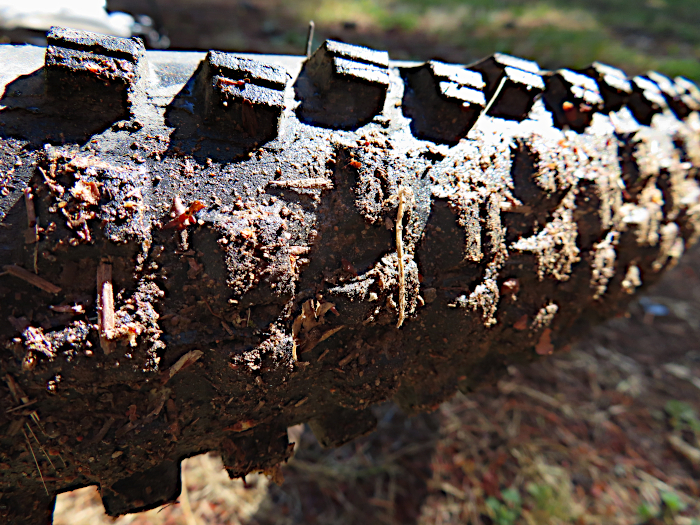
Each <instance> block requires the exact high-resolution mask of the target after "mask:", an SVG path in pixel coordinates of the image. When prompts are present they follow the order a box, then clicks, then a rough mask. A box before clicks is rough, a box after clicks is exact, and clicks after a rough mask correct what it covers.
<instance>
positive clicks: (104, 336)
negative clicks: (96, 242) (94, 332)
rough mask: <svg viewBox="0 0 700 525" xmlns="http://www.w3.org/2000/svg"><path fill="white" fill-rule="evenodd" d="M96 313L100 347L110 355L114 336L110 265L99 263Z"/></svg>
mask: <svg viewBox="0 0 700 525" xmlns="http://www.w3.org/2000/svg"><path fill="white" fill-rule="evenodd" d="M97 311H98V313H99V327H100V346H101V347H102V350H104V353H105V354H111V353H112V350H113V348H112V346H113V343H112V342H111V341H110V340H109V339H111V338H112V337H113V336H114V327H115V321H114V290H113V288H112V265H111V264H109V263H106V262H100V265H99V266H98V267H97Z"/></svg>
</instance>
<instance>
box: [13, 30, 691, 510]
mask: <svg viewBox="0 0 700 525" xmlns="http://www.w3.org/2000/svg"><path fill="white" fill-rule="evenodd" d="M47 41H48V47H47V48H46V49H43V48H37V47H32V46H0V64H2V66H1V67H0V83H1V84H2V86H3V89H4V94H3V95H2V101H1V105H2V109H1V110H0V136H1V137H2V138H1V139H0V166H1V167H2V173H3V176H2V179H0V194H1V200H0V221H1V224H2V226H1V227H0V249H1V250H2V253H3V255H2V258H3V261H4V263H6V264H4V265H3V269H4V271H3V275H2V276H0V294H1V295H2V297H3V301H2V304H0V315H1V317H2V319H3V320H7V322H6V323H3V324H2V325H0V346H1V347H2V348H3V349H4V351H3V353H2V356H1V358H0V363H1V365H0V366H1V367H2V377H3V381H2V382H0V396H2V399H3V400H4V402H3V406H4V407H5V409H4V410H2V411H0V467H1V468H0V519H2V520H3V522H4V523H10V524H13V523H31V524H34V523H36V524H39V523H50V522H51V514H52V510H53V504H54V501H55V496H56V494H58V493H60V492H64V491H68V490H72V489H75V488H79V487H83V486H87V485H99V487H100V492H101V495H102V499H103V502H104V504H105V509H106V511H107V513H108V514H110V515H112V516H117V515H120V514H123V513H127V512H136V511H141V510H146V509H149V508H153V507H155V506H158V505H161V504H163V503H166V502H168V501H173V500H174V499H176V498H177V496H178V494H179V491H180V476H179V468H180V467H179V465H180V461H181V460H182V459H183V458H186V457H188V456H191V455H194V454H198V453H202V452H205V451H218V452H220V453H221V454H222V457H223V459H224V464H225V465H226V467H227V470H228V472H229V474H230V475H231V476H233V477H240V476H244V475H245V474H247V473H248V472H252V471H265V470H270V469H274V468H275V467H276V465H278V464H279V463H281V462H283V461H285V460H286V459H287V458H288V457H289V455H290V452H291V448H290V447H291V445H290V444H289V443H288V440H287V430H286V429H287V427H289V426H291V425H294V424H298V423H303V422H306V423H308V424H309V425H310V427H311V428H312V429H313V431H314V433H315V435H316V436H317V437H318V439H319V441H320V442H321V443H322V444H323V445H324V446H329V447H332V446H338V445H340V444H343V443H345V442H347V441H349V440H351V439H353V438H354V437H357V436H359V435H362V434H365V433H367V432H370V431H371V430H372V429H373V426H374V424H375V421H374V418H373V416H372V412H371V407H372V405H374V404H376V403H379V402H382V401H385V400H387V399H393V400H394V401H396V402H397V403H398V404H399V405H400V406H401V407H402V408H403V409H404V410H406V411H408V412H419V411H424V410H429V409H431V408H434V407H435V406H437V404H439V403H440V402H441V401H443V400H445V399H447V398H448V397H449V396H451V395H452V394H453V393H454V392H455V391H456V390H457V389H459V390H461V391H463V392H466V393H468V392H470V391H472V390H473V389H475V388H478V387H479V385H482V384H485V383H488V382H492V381H494V380H495V379H497V378H498V377H499V375H500V374H502V373H503V371H504V370H505V368H506V367H507V366H508V365H510V364H514V363H518V362H523V361H527V360H532V359H535V358H537V357H538V356H540V355H546V354H549V353H551V352H553V351H554V350H555V349H560V348H562V347H564V346H565V345H566V344H568V343H569V342H570V341H571V340H573V339H574V338H575V337H578V336H579V335H580V334H581V333H583V332H584V331H585V329H586V327H588V326H590V325H592V324H595V323H598V322H600V321H602V320H605V319H607V318H610V317H612V316H614V315H616V314H618V313H620V312H621V311H623V309H624V307H625V305H626V304H627V303H628V302H629V301H630V300H631V299H632V298H633V297H634V294H635V293H636V292H637V291H638V290H639V289H642V288H643V287H645V286H648V285H649V284H651V283H653V282H655V281H656V280H657V279H658V277H659V276H660V275H661V274H662V273H663V271H664V270H665V269H666V268H668V267H670V266H672V265H673V264H674V262H675V261H676V260H677V259H678V258H679V257H680V256H681V255H682V253H683V251H684V250H685V249H687V248H688V247H689V246H690V245H692V244H693V243H694V242H695V241H696V240H697V238H698V233H699V231H700V229H699V228H700V222H699V221H700V186H699V185H698V180H697V179H698V174H699V171H698V167H700V113H699V112H700V91H698V88H697V87H695V85H694V84H692V83H691V82H689V81H687V80H686V79H683V78H678V79H675V80H671V79H669V78H667V77H664V76H662V75H659V74H657V73H649V74H648V75H646V76H637V77H634V78H631V79H630V78H627V77H626V76H625V75H624V74H623V73H621V72H620V71H619V70H616V69H614V68H611V67H609V66H605V65H602V64H593V65H592V66H591V67H590V68H587V69H585V70H583V71H571V70H566V69H562V70H558V71H543V70H540V68H539V67H538V66H537V64H535V63H534V62H530V61H527V60H523V59H518V58H514V57H510V56H507V55H502V54H496V55H494V56H492V57H489V58H486V59H484V60H482V61H480V62H478V63H475V64H471V65H469V66H461V65H451V64H443V63H440V62H436V61H430V62H426V63H423V64H420V63H409V62H392V61H390V60H389V55H388V53H386V52H382V51H376V50H370V49H367V48H362V47H358V46H352V45H349V44H343V43H339V42H333V41H326V42H325V43H324V44H323V45H322V46H321V47H320V48H319V49H318V50H316V51H315V52H314V53H313V54H312V55H311V56H310V57H308V58H306V57H282V56H255V55H246V56H243V55H233V54H227V53H219V52H214V51H211V52H209V53H206V54H204V53H194V52H156V51H148V52H147V51H145V49H144V47H143V44H142V43H141V42H140V41H139V40H137V39H120V38H115V37H105V36H100V35H95V34H91V33H86V32H79V31H73V30H67V29H62V28H53V29H52V30H51V31H50V32H49V34H48V37H47ZM52 458H53V459H52Z"/></svg>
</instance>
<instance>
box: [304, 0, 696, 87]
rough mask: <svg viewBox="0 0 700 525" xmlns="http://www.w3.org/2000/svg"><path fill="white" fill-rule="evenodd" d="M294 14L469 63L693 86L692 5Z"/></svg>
mask: <svg viewBox="0 0 700 525" xmlns="http://www.w3.org/2000/svg"><path fill="white" fill-rule="evenodd" d="M298 16H299V17H300V19H305V20H309V19H314V20H315V21H316V23H317V26H318V27H319V29H321V30H323V28H324V27H329V26H333V25H334V24H336V25H342V24H343V23H345V22H353V23H355V24H357V26H358V27H359V28H360V29H361V31H362V32H364V33H381V32H387V31H393V32H403V33H409V34H415V35H417V36H418V37H429V38H433V39H434V40H436V41H439V42H440V43H441V44H446V45H451V46H455V47H457V48H459V49H463V50H464V56H465V57H468V58H469V59H475V58H478V57H481V56H485V55H489V54H491V53H493V52H494V51H501V52H505V53H512V54H516V55H519V56H524V57H527V58H532V59H535V60H537V61H538V62H539V63H540V65H541V66H543V67H546V68H557V67H563V66H567V67H583V66H586V65H588V64H590V63H591V62H592V61H594V60H599V61H603V62H607V63H610V64H613V65H616V66H619V67H623V68H624V69H625V70H626V71H628V72H631V73H639V72H644V71H646V70H648V69H652V68H653V69H656V70H658V71H660V72H662V73H665V74H668V75H684V76H687V77H689V78H691V79H693V80H695V81H700V31H699V30H698V27H700V2H698V1H697V0H677V1H669V0H646V1H637V0H594V1H592V2H591V1H584V0H566V1H564V0H550V1H547V2H539V3H530V2H523V1H519V0H500V1H495V2H487V1H485V0H447V1H443V2H440V3H436V2H434V1H432V0H402V1H395V0H376V1H371V0H307V1H306V2H305V3H304V4H302V7H301V8H300V9H299V13H298ZM410 58H416V59H425V58H427V57H424V56H413V57H410Z"/></svg>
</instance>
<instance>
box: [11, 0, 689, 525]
mask: <svg viewBox="0 0 700 525" xmlns="http://www.w3.org/2000/svg"><path fill="white" fill-rule="evenodd" d="M32 1H33V2H35V3H36V2H37V1H38V0H32ZM4 3H7V4H8V5H10V6H14V7H15V8H16V5H15V3H13V2H4ZM4 3H3V2H0V21H1V20H2V16H5V18H6V19H8V16H9V15H7V12H3V11H2V8H3V4H4ZM28 3H31V2H28ZM39 3H40V2H39ZM45 3H46V2H45ZM98 3H99V2H98ZM46 4H47V5H49V3H46ZM56 4H57V2H52V3H50V5H52V6H54V7H55V5H56ZM75 5H76V6H78V4H77V3H76V4H75ZM107 8H108V10H109V11H110V12H122V13H127V14H129V15H131V20H132V22H129V21H128V20H127V19H124V18H123V17H122V18H119V17H117V18H115V19H114V21H113V25H114V24H117V25H118V23H121V24H122V25H123V26H124V27H126V26H128V27H129V28H131V29H130V30H131V31H132V32H135V33H138V34H141V35H143V36H144V37H146V40H147V42H148V44H149V46H150V47H152V48H169V49H201V50H208V49H219V50H225V51H234V52H236V51H238V52H256V53H269V54H296V55H301V54H303V53H304V52H305V47H306V38H307V28H308V22H309V20H314V21H315V23H316V33H315V39H314V47H316V46H318V45H319V44H320V43H321V42H322V41H323V40H324V39H326V38H333V39H337V40H343V41H346V42H350V43H354V44H361V45H366V46H369V47H373V48H377V49H385V50H387V51H389V54H390V56H391V57H392V58H394V59H402V60H403V59H412V60H421V61H422V60H427V59H431V58H437V59H440V60H444V61H447V62H455V63H469V62H471V61H473V60H476V59H479V58H481V57H483V56H486V55H489V54H491V53H493V52H495V51H500V52H505V53H511V54H515V55H518V56H522V57H525V58H530V59H534V60H536V61H538V62H539V64H540V66H542V67H544V68H550V69H554V68H558V67H573V68H577V67H584V66H586V65H588V64H590V63H591V62H592V61H595V60H598V61H602V62H606V63H609V64H611V65H615V66H617V67H620V68H623V69H624V70H625V71H627V72H628V73H629V74H637V73H643V72H645V71H647V70H649V69H655V70H658V71H660V72H662V73H665V74H667V75H671V76H675V75H684V76H687V77H688V78H690V79H693V80H694V81H696V82H700V2H698V1H697V0H676V1H670V0H666V1H664V0H647V1H639V0H593V1H584V0H566V1H564V0H549V1H547V2H537V3H532V2H522V1H517V0H502V1H495V2H487V1H484V0H451V1H444V2H440V3H436V2H431V1H428V0H396V1H391V0H378V1H370V0H342V1H341V0H300V1H297V2H285V1H281V0H248V1H227V2H224V1H206V0H205V1H201V0H198V1H194V0H168V1H165V0H147V1H136V0H109V2H108V3H107ZM46 9H49V8H48V7H46V8H45V11H44V12H48V11H46ZM76 10H77V12H78V15H75V14H73V15H71V16H73V17H74V18H75V17H76V16H77V17H78V18H80V12H81V11H80V8H79V7H77V8H76ZM83 12H84V11H83ZM3 13H5V15H3ZM69 14H70V13H69ZM64 16H66V17H68V18H70V16H68V14H66V13H64ZM119 20H121V21H120V22H119ZM100 23H103V24H106V25H105V26H104V27H108V26H109V24H110V23H112V22H109V21H106V20H103V21H102V22H100ZM124 24H126V25H124ZM129 24H132V25H130V26H129ZM25 25H26V23H25ZM0 26H2V24H0ZM37 26H41V23H39V22H37V23H36V24H35V26H34V27H33V28H29V29H30V30H29V32H27V31H26V28H24V29H23V28H21V27H15V28H14V29H8V27H7V24H5V26H4V29H3V31H4V32H3V33H2V35H3V36H2V38H3V39H4V41H16V40H17V39H20V40H21V39H24V40H25V41H28V40H30V39H35V40H32V41H34V42H38V43H40V41H41V38H42V36H41V35H42V30H41V27H37ZM121 30H125V29H123V28H122V29H121ZM22 31H24V32H23V33H22ZM115 31H116V30H115ZM18 35H24V36H18ZM697 268H700V252H699V251H698V250H694V251H692V252H691V253H689V254H686V258H685V259H684V260H683V262H682V263H681V264H680V265H679V267H678V268H676V269H675V270H674V271H673V272H672V273H670V274H669V275H668V276H667V277H666V278H665V280H664V281H663V282H662V283H661V285H659V286H657V287H656V288H654V289H652V290H649V291H648V293H647V295H646V296H645V297H643V298H641V299H639V300H638V301H637V302H635V303H634V304H633V305H632V307H631V310H630V313H629V314H627V315H626V316H622V317H620V318H618V319H615V320H613V321H612V322H610V323H608V324H607V325H605V326H602V327H600V328H599V329H597V330H596V332H595V333H593V334H588V335H587V336H586V338H585V339H584V340H582V341H580V342H579V343H577V344H576V345H574V346H572V347H571V348H570V349H568V351H566V352H564V353H560V354H558V355H556V356H554V357H552V358H549V359H547V360H545V361H542V362H540V363H536V364H533V365H528V366H521V367H511V368H510V369H509V374H508V376H507V377H505V378H503V379H502V380H501V381H500V382H499V383H498V384H497V385H494V386H493V387H489V388H486V389H484V390H482V391H480V392H478V393H477V394H473V395H470V396H469V397H465V396H463V395H462V394H457V395H456V396H455V397H454V398H453V399H452V400H451V401H449V402H447V403H444V404H443V405H442V406H441V407H440V408H439V409H438V410H436V411H435V412H433V413H431V414H425V415H421V416H417V417H414V418H410V419H409V418H406V417H405V416H404V415H403V414H401V413H400V411H398V409H397V408H396V407H395V406H394V405H393V404H391V403H388V404H386V405H383V406H381V407H378V408H377V415H378V418H379V421H380V423H379V428H378V431H377V432H375V433H374V434H372V435H370V436H368V437H366V438H363V439H359V440H356V441H354V442H353V443H351V444H349V445H346V446H345V447H342V448H340V449H337V450H333V451H324V450H322V449H321V448H320V447H319V445H318V444H317V443H316V440H315V439H314V437H313V435H312V434H311V432H310V431H309V430H308V429H307V428H305V427H303V426H299V427H294V428H292V429H290V436H291V438H292V441H295V442H296V443H297V447H296V452H295V457H294V458H293V459H292V460H291V461H290V462H289V464H288V465H286V466H284V467H283V469H282V474H283V475H284V478H285V480H284V481H282V480H281V479H276V480H269V479H267V478H266V477H264V476H259V475H254V476H249V477H247V478H246V480H245V481H243V480H233V481H231V480H229V479H228V477H227V476H226V474H225V472H223V471H222V470H221V461H220V459H219V458H218V457H217V456H216V455H203V456H198V457H195V458H190V459H188V460H186V461H185V462H184V465H183V487H184V490H183V494H182V496H181V497H180V499H179V502H178V503H177V504H172V505H169V506H166V507H164V508H160V509H154V510H152V511H149V512H147V513H142V514H135V515H128V516H124V517H121V518H119V519H117V520H116V521H113V520H111V519H109V518H107V517H106V516H105V515H104V510H103V508H102V505H101V502H100V499H99V495H98V493H97V491H96V489H95V488H86V489H81V490H78V491H74V492H72V493H68V494H64V495H61V496H60V497H59V500H58V503H57V508H56V515H55V523H56V524H57V525H59V524H60V525H67V524H71V525H88V524H89V525H93V524H94V525H101V524H108V523H117V524H119V525H123V524H127V523H131V524H141V525H145V524H163V525H164V524H173V525H174V524H183V525H214V524H251V525H252V524H261V525H262V524H273V523H274V524H302V523H304V524H314V523H317V524H339V525H349V524H363V525H367V524H375V523H386V524H465V523H471V524H474V525H477V524H484V525H489V524H495V525H515V524H520V523H525V524H528V525H530V524H569V523H570V524H596V525H597V524H608V523H609V524H615V525H618V524H622V525H625V524H630V525H634V524H649V525H651V524H661V523H667V524H671V523H673V524H678V525H700V519H698V517H699V516H700V484H699V483H698V480H699V477H700V443H699V440H700V416H699V415H698V414H699V413H700V412H698V411H699V410H700V343H699V342H700V283H699V281H698V273H697ZM275 482H276V483H275Z"/></svg>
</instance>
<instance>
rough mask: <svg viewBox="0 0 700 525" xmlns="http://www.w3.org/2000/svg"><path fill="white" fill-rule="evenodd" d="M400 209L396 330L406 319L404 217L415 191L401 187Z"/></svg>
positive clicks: (397, 239) (397, 224)
mask: <svg viewBox="0 0 700 525" xmlns="http://www.w3.org/2000/svg"><path fill="white" fill-rule="evenodd" d="M398 194H399V209H398V212H397V213H396V256H397V259H398V264H397V267H398V273H399V319H398V321H397V323H396V328H401V325H402V324H403V322H404V320H405V319H406V268H405V266H404V263H403V256H404V251H403V216H404V214H405V213H406V205H407V204H408V205H409V206H410V205H411V204H412V203H413V190H411V188H409V187H407V186H399V191H398Z"/></svg>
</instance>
